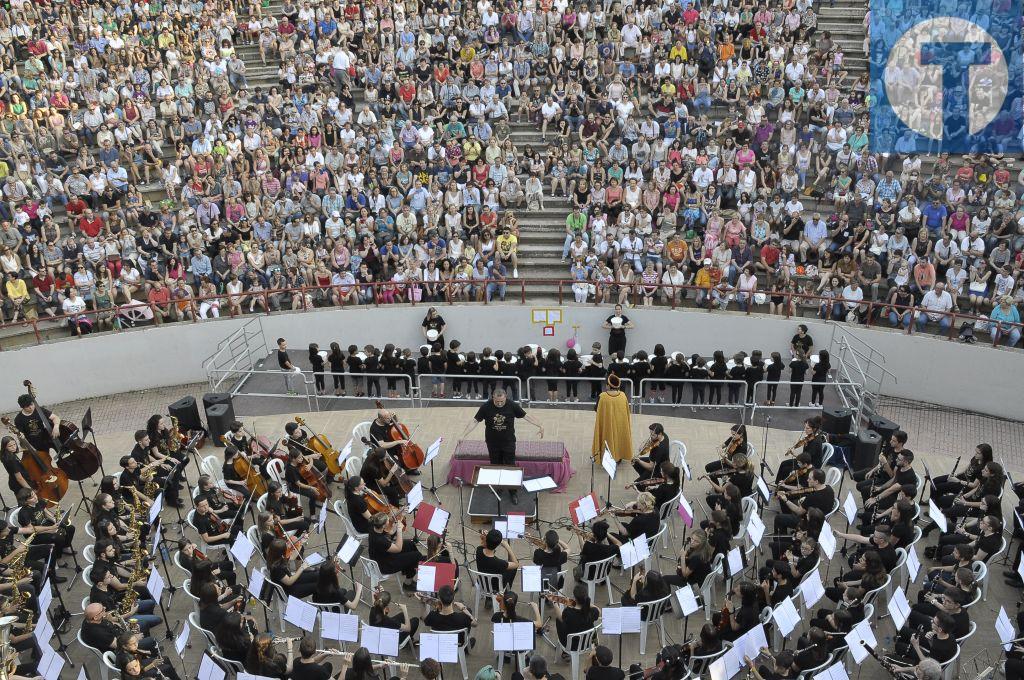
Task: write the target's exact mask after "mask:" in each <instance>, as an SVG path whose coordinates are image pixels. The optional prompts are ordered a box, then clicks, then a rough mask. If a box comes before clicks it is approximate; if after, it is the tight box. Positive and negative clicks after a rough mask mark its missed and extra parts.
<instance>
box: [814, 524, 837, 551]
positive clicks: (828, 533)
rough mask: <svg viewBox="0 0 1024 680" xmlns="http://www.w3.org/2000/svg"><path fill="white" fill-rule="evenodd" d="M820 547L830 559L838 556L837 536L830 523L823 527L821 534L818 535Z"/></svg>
mask: <svg viewBox="0 0 1024 680" xmlns="http://www.w3.org/2000/svg"><path fill="white" fill-rule="evenodd" d="M818 547H820V548H821V549H822V551H823V552H824V553H825V555H826V556H827V557H828V558H829V559H832V557H833V556H834V555H835V554H836V535H835V533H834V532H833V531H832V527H830V526H829V524H828V522H826V523H824V524H822V525H821V533H819V534H818Z"/></svg>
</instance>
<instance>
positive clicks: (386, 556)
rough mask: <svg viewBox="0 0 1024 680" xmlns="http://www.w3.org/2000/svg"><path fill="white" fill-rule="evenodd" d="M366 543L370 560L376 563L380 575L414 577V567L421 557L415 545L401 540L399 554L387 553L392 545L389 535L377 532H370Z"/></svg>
mask: <svg viewBox="0 0 1024 680" xmlns="http://www.w3.org/2000/svg"><path fill="white" fill-rule="evenodd" d="M368 542H369V551H368V552H369V553H370V559H371V560H374V561H375V562H377V565H378V566H379V567H380V571H381V573H382V574H394V573H397V572H402V573H403V574H404V575H405V576H406V578H413V577H414V576H416V567H417V565H419V563H420V560H422V559H423V556H422V555H420V551H419V549H417V548H416V544H415V543H413V542H412V541H408V540H403V541H402V551H401V552H397V553H392V552H388V549H389V548H390V547H391V544H392V538H391V535H390V534H384V533H380V532H377V531H372V532H370V537H369V541H368Z"/></svg>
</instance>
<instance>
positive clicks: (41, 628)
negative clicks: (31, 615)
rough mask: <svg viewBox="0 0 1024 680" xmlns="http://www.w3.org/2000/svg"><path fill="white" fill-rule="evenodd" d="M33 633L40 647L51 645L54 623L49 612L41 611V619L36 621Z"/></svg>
mask: <svg viewBox="0 0 1024 680" xmlns="http://www.w3.org/2000/svg"><path fill="white" fill-rule="evenodd" d="M32 635H33V637H35V639H36V642H38V643H39V646H40V647H49V646H50V640H52V639H53V624H52V623H51V622H50V614H49V612H45V611H44V612H40V615H39V620H38V621H37V622H36V626H35V628H34V629H33V630H32Z"/></svg>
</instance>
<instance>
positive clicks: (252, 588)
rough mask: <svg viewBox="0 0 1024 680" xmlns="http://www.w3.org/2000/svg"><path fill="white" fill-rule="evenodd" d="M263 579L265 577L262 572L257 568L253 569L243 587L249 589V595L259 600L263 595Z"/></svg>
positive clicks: (264, 579)
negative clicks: (246, 583)
mask: <svg viewBox="0 0 1024 680" xmlns="http://www.w3.org/2000/svg"><path fill="white" fill-rule="evenodd" d="M264 581H266V577H265V576H264V575H263V572H262V571H260V570H259V569H253V570H252V574H250V575H249V584H248V585H246V586H245V589H246V590H248V591H249V594H250V595H252V596H253V597H255V598H256V599H257V600H260V599H262V597H263V596H262V592H263V582H264Z"/></svg>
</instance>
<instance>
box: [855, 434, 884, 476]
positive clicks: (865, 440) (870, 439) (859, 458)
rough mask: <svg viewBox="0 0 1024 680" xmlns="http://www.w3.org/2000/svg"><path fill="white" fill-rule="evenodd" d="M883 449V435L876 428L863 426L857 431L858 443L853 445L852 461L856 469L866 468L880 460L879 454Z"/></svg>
mask: <svg viewBox="0 0 1024 680" xmlns="http://www.w3.org/2000/svg"><path fill="white" fill-rule="evenodd" d="M881 451H882V435H880V434H878V432H876V431H874V430H868V429H864V428H861V430H860V432H858V433H857V443H856V445H855V446H854V447H853V460H851V461H850V463H851V464H852V465H853V469H854V470H866V469H868V468H870V467H872V466H873V465H874V464H875V463H877V462H878V454H879V453H881Z"/></svg>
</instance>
